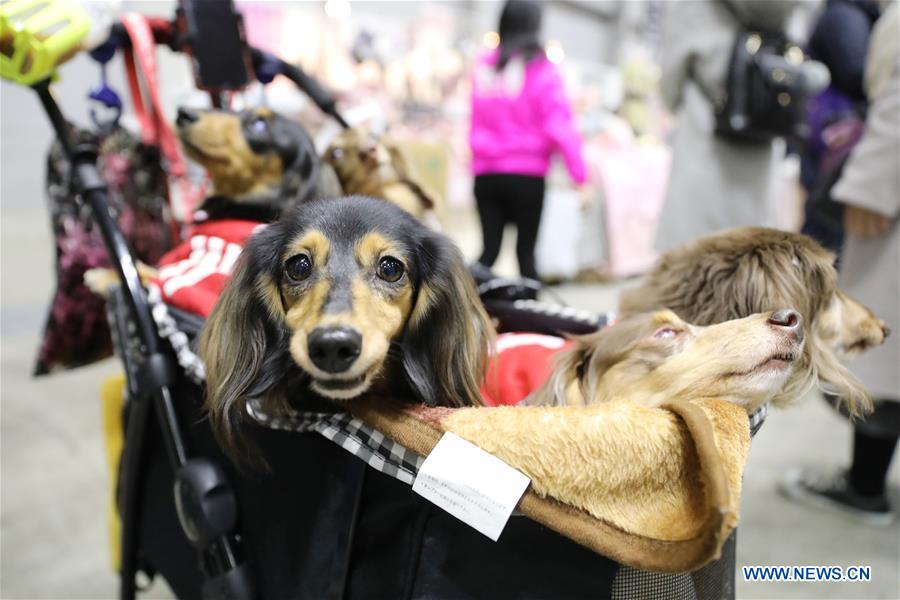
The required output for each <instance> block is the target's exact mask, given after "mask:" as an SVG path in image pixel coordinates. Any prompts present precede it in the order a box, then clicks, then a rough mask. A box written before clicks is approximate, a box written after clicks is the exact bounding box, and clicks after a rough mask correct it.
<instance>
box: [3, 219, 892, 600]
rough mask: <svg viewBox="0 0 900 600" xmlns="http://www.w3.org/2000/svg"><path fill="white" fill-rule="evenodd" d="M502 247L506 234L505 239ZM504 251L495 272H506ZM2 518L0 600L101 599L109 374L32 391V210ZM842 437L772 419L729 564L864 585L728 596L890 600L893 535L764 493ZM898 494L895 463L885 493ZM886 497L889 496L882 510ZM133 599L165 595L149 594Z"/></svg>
mask: <svg viewBox="0 0 900 600" xmlns="http://www.w3.org/2000/svg"><path fill="white" fill-rule="evenodd" d="M448 230H449V231H450V232H451V233H452V234H453V236H454V237H455V238H457V240H458V241H459V242H460V243H461V245H462V246H463V248H464V249H465V250H466V252H467V254H468V255H469V256H472V254H473V252H474V251H475V250H476V249H477V239H478V234H477V231H476V229H475V226H474V221H473V217H472V215H467V214H463V215H458V216H456V217H455V218H453V219H452V220H451V221H450V223H449V226H448ZM507 237H511V236H507ZM511 242H512V240H511V239H508V240H507V243H506V244H505V246H504V251H503V255H502V257H501V259H500V262H499V264H498V269H499V270H500V271H501V272H506V273H512V272H514V267H513V257H512V255H513V253H512V247H511ZM0 256H2V321H0V324H2V348H0V350H2V408H0V410H2V421H0V428H2V431H0V450H2V467H0V468H2V471H0V473H2V488H0V493H2V495H0V501H2V516H0V528H2V538H0V542H2V543H0V598H8V599H13V598H113V597H114V596H115V593H116V585H117V581H116V577H115V575H114V574H113V572H112V571H111V568H110V562H109V552H108V545H107V529H106V510H107V501H108V483H109V482H108V478H107V471H106V467H105V463H104V455H103V447H102V443H101V435H100V411H99V406H100V405H99V399H98V388H99V386H100V383H101V382H102V380H103V379H104V378H105V377H106V376H108V375H109V374H112V373H115V372H116V371H117V368H118V367H117V364H116V363H115V362H113V361H106V362H104V363H102V364H99V365H96V366H93V367H89V368H85V369H81V370H77V371H74V372H69V373H64V374H60V375H54V376H52V377H49V378H42V379H39V380H34V379H31V378H30V376H29V373H30V370H31V366H32V361H33V357H34V351H35V346H36V342H37V334H38V332H39V330H40V327H41V325H42V320H43V317H44V310H45V305H46V301H47V298H48V297H49V295H50V293H51V285H52V282H51V278H50V275H51V267H50V265H51V255H50V240H49V237H48V236H47V233H46V227H45V224H44V221H43V216H42V215H41V214H40V212H38V211H37V210H28V211H12V212H5V213H4V215H3V218H2V252H0ZM623 285H627V284H610V285H591V286H562V287H560V288H558V291H559V293H560V295H561V296H562V297H563V298H564V299H566V301H567V302H568V303H570V304H571V305H574V306H579V307H583V308H587V309H593V310H608V309H611V308H613V307H614V306H615V298H616V296H617V294H618V292H619V291H620V290H621V288H622V287H623ZM849 443H850V430H849V428H848V426H847V424H846V423H845V422H844V421H843V420H842V419H841V418H840V417H838V416H836V415H835V414H833V413H832V411H831V410H830V409H828V408H827V407H826V406H825V404H824V403H823V402H821V401H820V400H819V399H817V398H809V399H807V400H806V401H804V402H803V403H802V404H801V405H800V406H798V407H796V408H794V409H792V410H787V411H783V412H778V413H775V414H773V415H772V416H771V417H770V418H769V421H768V422H767V423H766V426H765V427H763V429H762V431H761V432H760V434H759V435H758V436H757V438H756V439H755V441H754V444H753V447H752V450H751V453H750V458H749V463H748V465H747V469H746V474H745V482H744V495H743V502H742V512H743V514H742V523H741V525H740V535H739V536H738V565H739V566H740V565H841V566H849V565H870V566H871V567H872V574H873V581H872V582H870V583H866V584H813V583H803V584H801V583H793V584H789V583H781V584H774V583H766V584H764V583H747V582H743V581H742V580H741V579H740V577H739V578H738V584H737V585H738V588H737V591H738V596H739V597H741V598H897V597H898V596H900V581H898V565H900V548H898V545H900V529H898V525H897V523H895V524H894V525H892V526H890V527H884V528H869V527H865V526H861V525H857V524H855V523H853V522H850V521H848V520H846V519H844V518H841V517H840V516H835V515H831V514H828V513H822V512H818V511H814V510H809V509H806V508H803V507H799V506H796V505H793V504H790V503H788V502H786V501H784V500H783V499H781V498H780V497H779V496H778V495H777V494H776V493H775V490H774V481H775V478H776V477H777V475H778V474H779V473H780V472H781V470H782V469H783V468H784V467H785V466H787V465H789V464H795V463H801V464H824V465H827V464H841V463H843V462H845V461H846V460H847V449H848V448H849ZM898 482H900V469H898V465H897V464H896V462H895V464H894V468H893V471H892V475H891V483H892V487H893V489H894V491H895V492H896V489H897V488H898ZM895 499H896V498H895ZM144 597H148V598H167V597H171V595H170V593H169V591H168V590H167V589H166V588H165V585H164V584H161V583H157V584H156V585H155V586H154V588H153V589H152V590H151V591H150V593H148V594H146V595H145V596H144Z"/></svg>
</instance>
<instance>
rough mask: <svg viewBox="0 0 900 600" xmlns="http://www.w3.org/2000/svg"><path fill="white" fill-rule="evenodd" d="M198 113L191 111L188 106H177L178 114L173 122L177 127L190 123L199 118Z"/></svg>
mask: <svg viewBox="0 0 900 600" xmlns="http://www.w3.org/2000/svg"><path fill="white" fill-rule="evenodd" d="M199 118H200V117H199V115H197V113H195V112H194V111H192V110H191V109H189V108H184V107H183V106H181V107H179V108H178V116H177V117H175V124H176V125H178V126H179V127H184V126H185V125H190V124H191V123H193V122H195V121H197V120H198V119H199Z"/></svg>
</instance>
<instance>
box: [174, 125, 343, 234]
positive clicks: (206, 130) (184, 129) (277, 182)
mask: <svg viewBox="0 0 900 600" xmlns="http://www.w3.org/2000/svg"><path fill="white" fill-rule="evenodd" d="M176 124H177V126H178V138H179V140H180V141H181V144H182V146H183V147H184V149H185V153H186V154H187V155H188V156H189V157H190V158H191V159H192V160H194V161H195V162H197V163H198V164H200V165H201V166H202V167H203V168H204V169H206V171H207V173H208V174H209V177H210V181H211V183H212V195H211V198H209V199H207V202H206V203H205V205H204V207H201V208H203V209H204V210H207V211H215V210H218V209H219V207H218V205H219V204H222V203H224V202H227V203H228V204H229V206H228V210H229V211H230V214H228V217H229V218H240V216H241V215H240V214H237V215H236V214H234V213H235V211H237V212H238V213H240V212H245V213H248V214H249V215H250V216H251V217H256V216H257V215H256V214H253V213H249V211H251V210H253V209H256V210H257V211H262V213H263V214H262V217H268V218H260V219H259V220H265V221H272V220H274V219H275V218H277V217H278V215H279V214H280V213H281V211H283V210H285V209H286V208H288V207H290V206H293V205H295V204H297V203H299V202H304V201H308V200H313V199H316V198H335V197H338V196H340V195H341V187H340V184H339V183H338V181H337V177H336V176H335V174H334V171H333V170H332V169H331V167H329V166H328V165H326V164H324V163H323V162H322V160H321V159H320V158H319V156H318V154H317V153H316V148H315V145H314V144H313V141H312V139H311V138H310V137H309V134H308V133H307V132H306V130H305V129H304V128H303V127H302V126H301V125H300V124H299V123H297V122H295V121H293V120H291V119H288V118H287V117H284V116H282V115H280V114H278V113H276V112H273V111H271V110H269V109H267V108H254V109H248V110H245V111H242V112H240V113H232V112H225V111H219V110H206V111H199V110H191V109H188V108H179V109H178V117H177V119H176Z"/></svg>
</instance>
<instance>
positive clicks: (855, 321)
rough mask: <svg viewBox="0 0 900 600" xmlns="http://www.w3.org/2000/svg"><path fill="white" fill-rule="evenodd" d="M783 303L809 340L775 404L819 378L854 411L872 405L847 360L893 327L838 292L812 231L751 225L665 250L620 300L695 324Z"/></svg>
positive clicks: (633, 309) (623, 305)
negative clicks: (667, 311)
mask: <svg viewBox="0 0 900 600" xmlns="http://www.w3.org/2000/svg"><path fill="white" fill-rule="evenodd" d="M783 306H792V307H794V308H795V309H797V311H798V312H800V313H801V314H802V315H803V316H804V325H803V328H804V334H805V337H806V344H805V347H804V351H803V354H802V356H800V358H799V360H798V361H797V368H796V369H795V371H794V375H793V376H792V377H791V379H790V381H789V382H788V384H787V385H786V386H785V387H784V389H783V390H782V391H781V392H780V393H779V394H776V396H775V398H774V399H773V401H774V402H775V403H776V404H784V403H786V402H788V401H790V400H793V399H795V398H798V397H799V396H801V395H802V394H803V393H805V392H806V391H807V390H808V389H809V388H810V387H811V386H812V385H814V384H815V383H816V381H821V382H824V383H826V384H829V385H831V386H833V387H834V388H835V390H836V391H837V393H838V394H839V395H840V396H841V397H842V398H843V399H844V400H845V401H846V402H847V407H848V410H849V411H850V412H851V414H853V415H858V414H860V413H861V412H864V411H866V410H868V408H869V407H870V406H871V401H870V400H869V398H868V396H867V394H866V392H865V389H864V388H863V386H862V383H861V382H860V381H859V380H858V379H857V378H856V377H855V376H854V375H853V374H852V373H851V372H850V371H849V370H848V369H847V368H846V367H845V366H844V365H843V364H841V359H842V358H846V357H848V356H852V355H854V354H856V353H859V352H862V351H864V350H866V349H867V348H869V347H872V346H877V345H880V344H881V343H883V342H884V338H885V336H887V334H888V330H887V328H886V327H885V325H884V322H883V321H881V320H879V319H878V318H877V317H876V316H875V315H873V314H872V312H871V311H870V310H869V309H867V308H866V307H865V306H863V305H861V304H859V303H858V302H856V301H855V300H853V299H852V298H850V297H848V296H847V295H846V294H844V293H843V292H842V291H841V290H840V289H838V287H837V272H836V271H835V268H834V260H833V256H832V255H831V254H830V253H829V252H828V251H827V250H825V249H824V248H823V247H822V246H820V245H819V244H818V243H817V242H815V241H814V240H813V239H812V238H810V237H808V236H805V235H801V234H798V233H791V232H787V231H778V230H775V229H766V228H761V227H748V228H741V229H735V230H731V231H727V232H724V233H721V234H718V235H712V236H709V237H705V238H701V239H699V240H696V241H694V242H692V243H690V244H686V245H684V246H682V247H680V248H676V249H674V250H671V251H670V252H667V253H666V254H665V255H663V257H662V258H661V259H660V261H659V263H658V264H657V265H656V267H655V268H654V269H653V270H652V271H651V272H650V273H649V274H648V275H647V277H646V278H645V279H644V280H643V282H642V283H641V284H640V285H639V286H637V287H636V288H634V289H631V290H628V291H626V292H625V293H623V294H622V296H621V298H620V304H619V308H620V313H621V315H622V316H623V317H627V316H628V315H633V314H636V313H642V312H647V311H652V310H657V309H661V308H668V309H671V310H672V311H674V312H675V313H677V314H678V316H679V317H681V318H682V319H685V320H686V321H689V322H691V323H694V324H696V325H712V324H715V323H721V322H722V321H727V320H729V319H737V318H740V317H746V316H749V315H751V314H753V313H758V312H764V311H770V310H774V309H777V308H779V307H783Z"/></svg>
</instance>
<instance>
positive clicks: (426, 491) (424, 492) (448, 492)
mask: <svg viewBox="0 0 900 600" xmlns="http://www.w3.org/2000/svg"><path fill="white" fill-rule="evenodd" d="M530 482H531V480H530V479H529V478H528V477H526V476H525V475H524V474H522V473H521V472H519V471H517V470H516V469H514V468H512V467H511V466H509V465H508V464H506V463H505V462H503V461H502V460H500V459H499V458H497V457H496V456H494V455H492V454H489V453H487V452H485V451H484V450H482V449H481V448H479V447H478V446H476V445H475V444H473V443H471V442H467V441H466V440H464V439H462V438H461V437H459V436H458V435H455V434H453V433H449V432H447V433H445V434H444V435H443V437H442V438H441V439H440V441H438V443H437V445H436V446H435V447H434V450H432V451H431V454H429V455H428V457H427V458H425V462H423V463H422V467H421V468H420V469H419V474H418V475H417V476H416V480H415V481H414V482H413V486H412V489H413V491H414V492H416V493H417V494H419V495H420V496H422V497H423V498H425V499H426V500H429V501H430V502H433V503H434V504H436V505H438V506H439V507H441V508H443V509H444V510H446V511H447V512H448V513H450V514H451V515H453V516H454V517H456V518H457V519H459V520H461V521H463V522H464V523H466V524H467V525H470V526H471V527H473V528H475V529H477V530H478V531H480V532H481V533H483V534H484V535H486V536H488V537H489V538H491V539H492V540H494V541H495V542H496V541H497V538H499V537H500V533H501V532H502V531H503V528H504V527H505V526H506V522H507V521H508V520H509V515H510V514H511V513H512V511H513V509H514V508H515V507H516V504H518V502H519V499H520V498H521V497H522V494H524V493H525V488H527V487H528V484H529V483H530Z"/></svg>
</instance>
